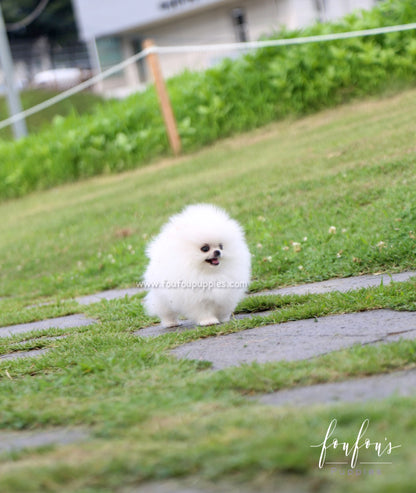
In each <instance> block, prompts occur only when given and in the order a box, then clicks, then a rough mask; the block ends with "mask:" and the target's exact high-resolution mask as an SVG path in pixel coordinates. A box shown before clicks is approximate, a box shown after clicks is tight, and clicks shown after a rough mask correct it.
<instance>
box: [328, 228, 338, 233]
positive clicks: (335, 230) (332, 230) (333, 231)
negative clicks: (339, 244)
mask: <svg viewBox="0 0 416 493" xmlns="http://www.w3.org/2000/svg"><path fill="white" fill-rule="evenodd" d="M336 232H337V228H336V227H335V226H330V227H329V229H328V233H329V234H330V235H334V234H336Z"/></svg>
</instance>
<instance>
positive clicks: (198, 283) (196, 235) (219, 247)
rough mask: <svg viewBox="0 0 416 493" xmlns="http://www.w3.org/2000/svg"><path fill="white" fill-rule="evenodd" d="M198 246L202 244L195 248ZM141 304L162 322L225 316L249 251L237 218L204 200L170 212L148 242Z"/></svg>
mask: <svg viewBox="0 0 416 493" xmlns="http://www.w3.org/2000/svg"><path fill="white" fill-rule="evenodd" d="M201 249H202V250H201ZM146 253H147V256H148V257H149V259H150V262H149V265H148V267H147V270H146V272H145V275H144V282H145V285H146V286H147V287H148V288H149V289H150V291H149V292H148V294H147V296H146V297H145V300H144V304H145V308H146V311H147V313H148V314H149V315H156V316H158V317H159V318H160V319H161V322H162V325H164V326H165V327H173V326H175V325H178V318H179V317H185V318H187V319H190V320H192V321H194V322H196V323H197V324H199V325H212V324H217V323H219V322H224V321H226V320H229V318H230V316H231V313H232V312H233V310H234V308H235V307H236V305H237V303H238V302H239V301H240V300H241V298H242V297H243V296H244V292H245V290H246V288H247V286H248V283H249V280H250V252H249V250H248V247H247V245H246V242H245V239H244V232H243V230H242V228H241V226H240V225H239V224H238V223H237V221H235V220H233V219H231V218H230V217H229V216H228V214H227V213H226V212H225V211H224V210H222V209H220V208H218V207H215V206H213V205H210V204H196V205H190V206H188V207H186V208H185V209H184V210H183V211H182V212H181V213H180V214H176V215H175V216H172V217H171V218H170V220H169V221H168V223H166V224H165V225H164V226H163V227H162V230H161V232H160V233H159V235H158V236H157V237H156V238H155V239H154V240H153V241H152V242H151V243H150V244H149V245H148V247H147V251H146Z"/></svg>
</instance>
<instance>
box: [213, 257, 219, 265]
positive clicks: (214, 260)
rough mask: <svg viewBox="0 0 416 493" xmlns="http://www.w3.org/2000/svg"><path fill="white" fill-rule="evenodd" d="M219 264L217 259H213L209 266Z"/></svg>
mask: <svg viewBox="0 0 416 493" xmlns="http://www.w3.org/2000/svg"><path fill="white" fill-rule="evenodd" d="M219 263H220V261H219V260H218V259H217V258H213V259H212V260H211V264H213V265H218V264H219Z"/></svg>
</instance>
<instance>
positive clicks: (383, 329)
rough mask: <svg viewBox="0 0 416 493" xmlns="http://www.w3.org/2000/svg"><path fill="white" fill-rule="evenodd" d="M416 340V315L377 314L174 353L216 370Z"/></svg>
mask: <svg viewBox="0 0 416 493" xmlns="http://www.w3.org/2000/svg"><path fill="white" fill-rule="evenodd" d="M400 338H404V339H415V338H416V312H397V311H392V310H374V311H368V312H359V313H349V314H344V315H331V316H328V317H322V318H319V319H318V318H316V319H308V320H299V321H295V322H286V323H281V324H274V325H267V326H264V327H258V328H255V329H247V330H242V331H241V332H236V333H233V334H227V335H221V336H217V337H210V338H207V339H201V340H197V341H193V342H190V343H187V344H184V345H182V346H179V347H177V348H175V349H173V350H172V351H171V353H172V354H174V355H175V356H177V357H178V358H187V359H191V360H202V361H210V362H212V367H213V369H215V370H219V369H222V368H227V367H230V366H238V365H241V364H243V363H252V362H255V361H256V362H258V363H266V362H269V361H282V360H287V361H294V360H301V359H308V358H312V357H314V356H318V355H322V354H326V353H329V352H331V351H337V350H339V349H343V348H347V347H350V346H352V345H354V344H372V343H376V342H392V341H396V340H398V339H400Z"/></svg>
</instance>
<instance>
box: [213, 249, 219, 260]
mask: <svg viewBox="0 0 416 493" xmlns="http://www.w3.org/2000/svg"><path fill="white" fill-rule="evenodd" d="M213 255H214V258H217V257H221V252H220V250H214V253H213Z"/></svg>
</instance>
